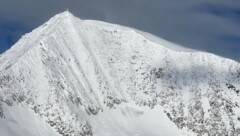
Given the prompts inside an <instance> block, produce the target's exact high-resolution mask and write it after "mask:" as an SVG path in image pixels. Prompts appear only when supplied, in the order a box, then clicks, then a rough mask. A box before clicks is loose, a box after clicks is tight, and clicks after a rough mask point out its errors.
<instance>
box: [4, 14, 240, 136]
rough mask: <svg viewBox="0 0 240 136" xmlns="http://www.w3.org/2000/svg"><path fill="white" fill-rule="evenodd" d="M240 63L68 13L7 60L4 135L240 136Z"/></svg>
mask: <svg viewBox="0 0 240 136" xmlns="http://www.w3.org/2000/svg"><path fill="white" fill-rule="evenodd" d="M239 91H240V64H239V63H238V62H236V61H233V60H230V59H227V58H223V57H220V56H216V55H214V54H210V53H205V52H201V51H196V50H192V49H187V48H184V47H181V46H179V45H177V44H174V43H171V42H168V41H166V40H163V39H161V38H158V37H155V36H153V35H151V34H148V33H146V32H141V31H139V30H135V29H133V28H129V27H124V26H120V25H116V24H110V23H105V22H101V21H94V20H81V19H79V18H77V17H74V16H73V15H72V14H71V13H70V12H68V11H65V12H63V13H60V14H57V15H55V16H54V17H52V18H51V19H50V20H49V21H47V22H46V23H44V24H43V25H42V26H40V27H38V28H37V29H35V30H33V31H32V32H30V33H28V34H25V35H24V36H22V38H21V39H20V40H19V41H18V42H17V43H16V44H15V45H13V46H12V48H10V49H9V50H8V51H6V52H5V53H3V54H1V56H0V135H1V136H15V135H18V136H113V135H114V136H194V135H196V136H203V135H206V136H207V135H209V136H220V135H229V136H235V135H238V134H240V107H239V105H240V98H239Z"/></svg>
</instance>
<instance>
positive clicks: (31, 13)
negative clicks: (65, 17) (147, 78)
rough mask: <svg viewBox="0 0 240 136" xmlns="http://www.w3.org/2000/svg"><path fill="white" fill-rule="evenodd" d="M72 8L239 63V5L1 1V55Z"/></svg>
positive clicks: (223, 0)
mask: <svg viewBox="0 0 240 136" xmlns="http://www.w3.org/2000/svg"><path fill="white" fill-rule="evenodd" d="M67 9H68V10H69V11H70V12H71V13H73V14H74V15H75V16H77V17H79V18H81V19H94V20H101V21H106V22H110V23H115V24H120V25H124V26H129V27H133V28H136V29H139V30H142V31H146V32H149V33H151V34H154V35H156V36H158V37H161V38H164V39H166V40H168V41H171V42H174V43H177V44H180V45H182V46H184V47H187V48H192V49H197V50H201V51H206V52H210V53H214V54H217V55H219V56H223V57H227V58H231V59H234V60H236V61H240V0H0V53H2V52H4V51H5V50H7V49H9V48H10V47H11V46H12V45H13V44H14V43H16V42H17V41H18V40H19V39H20V38H21V36H22V35H23V34H25V33H28V32H31V30H33V29H35V28H37V27H38V26H40V25H41V24H43V23H44V22H46V21H47V20H48V19H49V18H51V17H52V16H54V15H55V14H58V13H60V12H63V11H66V10H67Z"/></svg>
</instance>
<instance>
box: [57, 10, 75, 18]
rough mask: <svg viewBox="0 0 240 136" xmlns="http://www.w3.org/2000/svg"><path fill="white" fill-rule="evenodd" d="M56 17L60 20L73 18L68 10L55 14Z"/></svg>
mask: <svg viewBox="0 0 240 136" xmlns="http://www.w3.org/2000/svg"><path fill="white" fill-rule="evenodd" d="M56 16H58V17H61V18H70V17H73V14H72V13H71V12H69V11H68V10H66V11H63V12H61V13H59V14H57V15H56Z"/></svg>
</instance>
